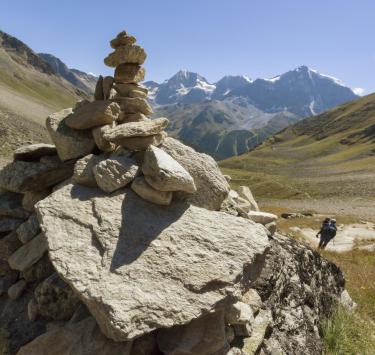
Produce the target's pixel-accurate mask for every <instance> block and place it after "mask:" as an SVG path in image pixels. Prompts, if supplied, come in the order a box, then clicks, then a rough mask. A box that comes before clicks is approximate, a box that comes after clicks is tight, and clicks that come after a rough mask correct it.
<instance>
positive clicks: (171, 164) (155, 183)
mask: <svg viewBox="0 0 375 355" xmlns="http://www.w3.org/2000/svg"><path fill="white" fill-rule="evenodd" d="M142 171H143V174H144V175H145V178H146V181H147V182H148V183H149V185H151V186H152V187H153V188H154V189H156V190H159V191H185V192H189V193H194V192H195V191H197V188H196V187H195V184H194V180H193V178H192V177H191V175H190V174H189V173H188V172H187V171H186V170H185V169H184V168H183V167H182V166H181V164H180V163H178V162H177V161H176V160H174V159H173V158H172V157H171V156H170V155H169V154H168V153H166V152H164V151H163V150H161V149H160V148H157V147H155V146H152V145H151V146H149V147H148V148H147V149H146V151H145V154H144V160H143V165H142Z"/></svg>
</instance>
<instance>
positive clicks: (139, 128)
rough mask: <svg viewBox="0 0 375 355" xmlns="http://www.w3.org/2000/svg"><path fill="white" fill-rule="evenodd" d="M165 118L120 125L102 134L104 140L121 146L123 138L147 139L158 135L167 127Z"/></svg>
mask: <svg viewBox="0 0 375 355" xmlns="http://www.w3.org/2000/svg"><path fill="white" fill-rule="evenodd" d="M168 123H169V121H168V119H167V118H157V119H155V120H150V121H142V122H129V123H122V124H120V125H118V126H116V127H114V128H111V129H110V130H108V131H107V132H106V133H104V139H106V140H107V141H109V142H113V143H116V144H119V145H122V144H121V142H123V140H124V139H125V138H131V137H148V136H153V135H157V134H159V133H160V132H161V131H162V130H163V129H164V128H166V127H167V126H168Z"/></svg>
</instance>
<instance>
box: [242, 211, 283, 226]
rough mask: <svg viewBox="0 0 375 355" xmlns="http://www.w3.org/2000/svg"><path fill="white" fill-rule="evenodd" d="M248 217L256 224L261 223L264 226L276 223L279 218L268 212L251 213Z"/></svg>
mask: <svg viewBox="0 0 375 355" xmlns="http://www.w3.org/2000/svg"><path fill="white" fill-rule="evenodd" d="M247 215H248V217H249V218H250V219H251V220H252V221H254V222H255V223H261V224H263V225H266V224H269V223H272V222H275V221H276V220H277V216H276V215H275V214H273V213H268V212H258V211H250V212H249V213H248V214H247Z"/></svg>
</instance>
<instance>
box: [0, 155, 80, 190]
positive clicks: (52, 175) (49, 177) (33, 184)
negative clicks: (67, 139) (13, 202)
mask: <svg viewBox="0 0 375 355" xmlns="http://www.w3.org/2000/svg"><path fill="white" fill-rule="evenodd" d="M73 167H74V162H72V161H70V162H63V163H60V164H56V165H54V166H53V165H46V164H43V163H40V162H26V161H19V160H17V161H13V162H11V163H9V164H8V165H6V166H5V167H4V168H3V169H2V170H1V171H0V186H1V187H3V188H5V189H6V190H9V191H13V192H18V193H25V192H27V191H38V190H45V189H46V188H47V187H49V186H53V185H56V184H58V183H60V182H61V181H64V180H66V179H67V178H69V177H70V176H72V175H73Z"/></svg>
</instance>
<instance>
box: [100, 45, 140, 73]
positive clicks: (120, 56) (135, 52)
mask: <svg viewBox="0 0 375 355" xmlns="http://www.w3.org/2000/svg"><path fill="white" fill-rule="evenodd" d="M145 60H146V52H145V51H144V49H143V48H142V47H140V46H138V45H136V44H129V45H125V46H121V47H118V48H116V49H115V51H114V52H112V53H111V54H110V55H108V57H107V58H105V59H104V63H105V65H108V66H109V67H113V68H114V67H117V66H119V65H120V64H122V63H133V64H143V63H144V61H145Z"/></svg>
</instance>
